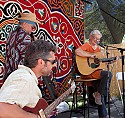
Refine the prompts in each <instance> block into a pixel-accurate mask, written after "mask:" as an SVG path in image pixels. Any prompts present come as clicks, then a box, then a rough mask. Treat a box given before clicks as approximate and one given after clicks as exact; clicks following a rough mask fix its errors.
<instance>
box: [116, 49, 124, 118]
mask: <svg viewBox="0 0 125 118" xmlns="http://www.w3.org/2000/svg"><path fill="white" fill-rule="evenodd" d="M117 49H118V50H119V51H120V53H121V59H122V87H123V96H122V97H123V112H124V118H125V100H124V94H125V93H124V56H123V51H125V49H122V48H117Z"/></svg>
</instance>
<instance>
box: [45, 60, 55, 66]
mask: <svg viewBox="0 0 125 118" xmlns="http://www.w3.org/2000/svg"><path fill="white" fill-rule="evenodd" d="M43 61H49V62H50V63H51V64H52V65H53V64H55V63H57V60H48V59H43Z"/></svg>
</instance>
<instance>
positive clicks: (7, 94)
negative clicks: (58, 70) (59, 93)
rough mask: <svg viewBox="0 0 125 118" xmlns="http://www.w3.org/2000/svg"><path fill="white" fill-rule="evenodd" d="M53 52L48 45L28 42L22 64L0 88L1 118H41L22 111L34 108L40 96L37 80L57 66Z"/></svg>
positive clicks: (53, 48) (50, 45) (52, 46)
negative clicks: (24, 108)
mask: <svg viewBox="0 0 125 118" xmlns="http://www.w3.org/2000/svg"><path fill="white" fill-rule="evenodd" d="M55 52H56V47H55V46H54V45H52V44H51V43H49V42H46V41H43V40H37V41H34V42H31V44H30V45H29V46H28V48H27V50H26V53H25V57H24V65H19V66H18V69H17V70H15V71H14V72H12V73H11V74H10V75H9V76H8V78H7V79H6V81H5V82H4V84H3V86H2V87H1V89H0V118H40V116H39V115H36V114H33V113H30V112H26V111H24V110H23V109H22V108H23V107H24V106H27V107H30V108H33V107H35V106H36V104H37V102H38V101H39V99H40V98H41V97H42V95H41V91H40V89H39V88H38V78H39V77H41V76H47V75H49V74H50V72H51V69H52V68H53V67H55V66H56V63H55Z"/></svg>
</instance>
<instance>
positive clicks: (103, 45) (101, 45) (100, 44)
mask: <svg viewBox="0 0 125 118" xmlns="http://www.w3.org/2000/svg"><path fill="white" fill-rule="evenodd" d="M98 45H99V46H100V47H102V48H105V46H106V45H105V44H102V43H98Z"/></svg>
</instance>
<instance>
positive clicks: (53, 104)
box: [44, 88, 71, 116]
mask: <svg viewBox="0 0 125 118" xmlns="http://www.w3.org/2000/svg"><path fill="white" fill-rule="evenodd" d="M70 93H71V88H69V89H68V90H67V91H65V92H64V93H63V94H62V95H61V96H60V97H58V98H57V99H56V100H55V101H54V102H52V103H51V104H50V105H49V106H48V107H47V108H46V109H45V110H44V114H45V115H46V116H48V115H50V114H51V113H52V111H53V110H55V108H56V107H57V106H58V105H59V103H60V102H62V101H63V100H64V99H65V98H66V97H67V96H68V95H69V94H70Z"/></svg>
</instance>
